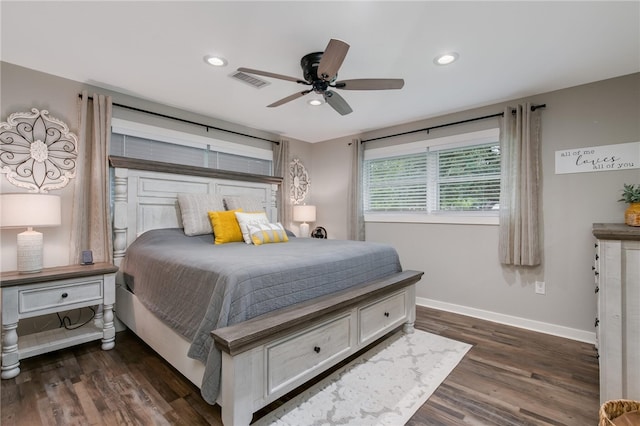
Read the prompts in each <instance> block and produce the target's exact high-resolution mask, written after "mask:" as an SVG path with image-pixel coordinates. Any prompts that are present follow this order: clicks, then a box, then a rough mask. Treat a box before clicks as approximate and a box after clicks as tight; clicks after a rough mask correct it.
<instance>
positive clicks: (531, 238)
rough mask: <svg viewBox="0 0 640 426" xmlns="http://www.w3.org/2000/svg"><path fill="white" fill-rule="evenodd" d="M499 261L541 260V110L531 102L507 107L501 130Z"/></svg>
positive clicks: (530, 263) (524, 263) (525, 263)
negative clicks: (535, 109) (535, 107)
mask: <svg viewBox="0 0 640 426" xmlns="http://www.w3.org/2000/svg"><path fill="white" fill-rule="evenodd" d="M500 139H501V140H500V146H501V153H500V156H501V169H502V171H501V186H500V226H499V247H498V252H499V256H500V262H501V263H502V264H505V265H518V266H519V265H522V266H536V265H539V264H540V263H541V257H542V255H541V247H540V229H539V224H540V220H539V208H540V207H539V203H540V199H539V197H540V194H539V192H540V111H531V104H529V103H527V104H525V105H518V106H517V107H516V108H512V107H507V108H506V109H505V111H504V117H503V119H502V128H501V131H500Z"/></svg>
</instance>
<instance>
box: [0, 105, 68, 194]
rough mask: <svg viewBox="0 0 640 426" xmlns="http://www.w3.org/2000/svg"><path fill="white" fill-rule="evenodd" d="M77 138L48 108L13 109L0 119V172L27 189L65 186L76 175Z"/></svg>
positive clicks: (14, 183) (10, 180) (41, 190)
mask: <svg viewBox="0 0 640 426" xmlns="http://www.w3.org/2000/svg"><path fill="white" fill-rule="evenodd" d="M77 158H78V138H77V137H76V135H74V134H73V133H71V132H69V127H67V125H66V124H65V123H63V122H62V121H60V120H58V119H56V118H53V117H49V111H47V110H42V111H39V110H37V109H35V108H32V109H31V112H16V113H13V114H11V115H10V116H9V119H8V120H7V122H6V123H0V173H4V174H5V175H6V177H7V180H8V181H9V182H11V183H12V184H13V185H16V186H19V187H21V188H27V189H29V192H41V193H46V192H48V191H49V190H51V189H59V188H63V187H65V186H66V185H67V184H68V183H69V179H72V178H74V177H75V176H76V159H77Z"/></svg>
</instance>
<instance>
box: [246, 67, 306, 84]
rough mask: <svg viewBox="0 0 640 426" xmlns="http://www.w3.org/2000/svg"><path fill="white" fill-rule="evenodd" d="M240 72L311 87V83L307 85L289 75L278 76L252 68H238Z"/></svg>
mask: <svg viewBox="0 0 640 426" xmlns="http://www.w3.org/2000/svg"><path fill="white" fill-rule="evenodd" d="M238 71H240V72H246V73H249V74H256V75H262V76H265V77H271V78H278V79H280V80H287V81H293V82H294V83H300V84H306V85H309V83H307V82H306V81H304V80H300V79H299V78H296V77H289V76H288V75H282V74H276V73H273V72H269V71H260V70H254V69H251V68H244V67H240V68H238Z"/></svg>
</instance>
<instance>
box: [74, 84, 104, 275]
mask: <svg viewBox="0 0 640 426" xmlns="http://www.w3.org/2000/svg"><path fill="white" fill-rule="evenodd" d="M92 98H93V100H90V99H89V96H88V95H87V92H86V91H83V92H82V98H81V101H80V135H79V139H80V140H79V144H78V151H79V155H78V171H77V179H76V181H75V187H74V196H73V209H72V210H73V213H72V214H73V221H72V224H73V227H72V231H71V241H70V257H71V258H70V262H71V263H72V264H77V263H80V258H81V252H82V251H83V250H91V251H92V252H93V260H94V262H110V263H111V262H113V241H112V236H113V235H112V231H111V208H110V201H109V198H110V197H109V194H110V192H109V144H110V140H111V108H112V105H111V97H110V96H104V95H96V94H94V95H93V96H92Z"/></svg>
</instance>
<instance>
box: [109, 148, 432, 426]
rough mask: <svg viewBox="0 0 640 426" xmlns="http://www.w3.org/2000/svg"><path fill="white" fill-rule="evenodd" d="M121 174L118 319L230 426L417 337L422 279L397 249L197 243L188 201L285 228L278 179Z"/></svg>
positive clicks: (117, 173) (160, 169)
mask: <svg viewBox="0 0 640 426" xmlns="http://www.w3.org/2000/svg"><path fill="white" fill-rule="evenodd" d="M111 164H112V167H113V169H112V181H113V182H112V183H113V185H112V186H113V209H114V218H113V228H114V263H115V264H116V265H117V266H119V267H120V272H119V274H118V278H117V282H118V287H117V291H116V315H117V318H118V319H119V320H120V321H121V322H122V323H124V325H126V326H127V327H128V328H130V329H131V330H132V331H133V332H134V333H136V334H137V335H138V336H139V337H140V338H142V340H144V341H145V342H146V343H147V344H149V345H150V346H151V347H152V348H153V349H154V350H156V351H157V352H158V353H159V354H160V355H161V356H162V357H163V358H164V359H166V360H167V361H168V362H169V363H170V364H172V365H173V366H174V367H175V368H176V369H177V370H179V371H180V372H181V373H182V374H183V375H185V377H187V378H188V379H189V380H191V381H192V382H193V383H194V384H196V385H197V386H198V387H200V389H201V391H202V396H203V398H204V399H205V400H206V401H207V402H209V403H216V402H217V403H219V404H220V405H221V407H222V419H223V423H224V424H225V425H236V424H242V425H244V424H249V423H250V422H251V419H252V414H253V413H254V412H255V411H257V410H258V409H260V408H262V407H264V406H265V405H267V404H269V403H270V402H272V401H274V400H276V399H278V398H280V397H281V396H283V395H284V394H286V393H287V392H289V391H291V390H292V389H295V388H296V387H298V386H299V385H301V384H303V383H305V382H306V381H308V380H310V379H311V378H313V377H315V376H316V375H318V374H320V373H321V372H323V371H325V370H326V369H328V368H330V367H331V366H333V365H335V364H337V363H338V362H340V361H342V360H344V359H345V358H347V357H348V356H350V355H352V354H354V353H356V352H357V351H359V350H361V349H362V348H364V347H366V346H367V345H369V344H371V343H372V342H374V341H375V340H376V339H379V338H380V337H382V336H384V335H386V334H387V333H389V332H390V331H393V330H395V329H397V328H399V327H404V330H405V332H411V331H412V329H413V328H412V327H413V322H414V320H415V284H416V283H417V282H418V281H419V280H420V277H421V275H422V273H421V272H416V271H402V270H401V267H400V263H399V260H398V258H397V253H395V250H393V249H392V248H390V247H389V246H386V245H384V244H374V243H364V242H355V241H337V240H316V239H310V238H295V237H292V236H291V235H289V237H288V238H286V239H287V240H288V241H286V243H277V244H260V245H254V244H246V243H245V242H243V241H241V242H231V243H227V244H220V245H214V244H213V239H214V236H213V235H212V234H200V235H187V234H188V233H187V229H188V228H189V227H190V225H189V220H190V219H188V218H186V216H184V211H185V209H184V208H183V209H180V208H179V206H180V201H183V199H184V197H187V196H193V197H196V198H197V197H198V196H199V195H197V194H210V195H215V196H216V197H218V198H222V199H224V200H225V202H227V201H228V200H233V201H234V202H236V203H238V202H242V200H252V201H251V203H253V205H252V207H253V206H254V205H255V203H256V202H257V203H258V204H259V207H261V210H262V211H264V212H265V213H266V215H267V216H268V218H269V220H270V221H273V222H275V219H276V217H277V210H276V208H275V195H276V191H277V190H278V185H279V183H280V182H279V179H278V178H270V177H258V176H253V175H243V174H230V173H229V174H228V173H221V172H214V171H210V170H206V169H198V168H192V167H181V166H173V165H171V166H170V168H169V166H168V165H166V164H161V163H151V162H143V161H132V160H126V159H121V158H112V159H111ZM166 170H171V173H168V172H166ZM185 194H187V195H185ZM188 194H192V195H188ZM196 205H197V204H196ZM182 206H183V207H184V204H182ZM200 208H201V207H200ZM196 210H197V209H196ZM252 210H255V207H253V208H252ZM185 218H186V219H185ZM183 222H184V223H183ZM176 283H178V285H176ZM162 289H164V290H162ZM161 290H162V291H161ZM160 294H163V295H165V296H164V297H160ZM203 301H204V302H203Z"/></svg>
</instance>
